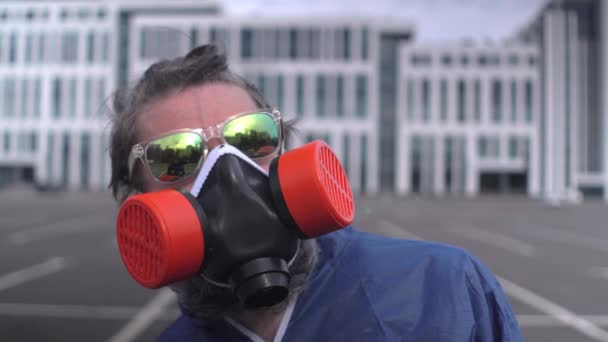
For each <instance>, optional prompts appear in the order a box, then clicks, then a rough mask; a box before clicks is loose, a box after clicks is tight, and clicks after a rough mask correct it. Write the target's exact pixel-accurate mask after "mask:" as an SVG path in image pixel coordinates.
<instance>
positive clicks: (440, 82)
mask: <svg viewBox="0 0 608 342" xmlns="http://www.w3.org/2000/svg"><path fill="white" fill-rule="evenodd" d="M400 58H401V64H400V70H399V84H398V94H399V96H398V99H399V100H398V104H397V108H398V110H397V117H398V119H397V122H398V132H399V137H398V140H397V146H398V148H397V156H398V157H397V158H398V160H399V162H398V165H397V168H396V176H397V187H396V190H397V193H399V194H408V193H428V194H436V195H443V194H446V193H455V194H467V195H475V194H477V193H479V192H526V193H528V194H530V195H536V194H537V193H538V187H539V184H538V183H539V175H538V158H539V153H538V150H537V146H538V117H539V115H538V114H539V104H540V97H539V93H540V92H539V77H538V66H537V63H538V51H537V48H536V46H535V45H520V44H515V45H502V46H492V45H488V46H475V45H470V44H469V45H467V44H461V45H440V46H428V45H427V46H425V45H419V44H409V45H404V46H402V47H401V54H400Z"/></svg>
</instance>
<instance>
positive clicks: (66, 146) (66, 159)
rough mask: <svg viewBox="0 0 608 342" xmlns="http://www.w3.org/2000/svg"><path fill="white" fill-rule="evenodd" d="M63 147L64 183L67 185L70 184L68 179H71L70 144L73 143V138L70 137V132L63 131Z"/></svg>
mask: <svg viewBox="0 0 608 342" xmlns="http://www.w3.org/2000/svg"><path fill="white" fill-rule="evenodd" d="M62 140H63V146H62V147H63V148H62V151H61V152H62V153H61V154H62V157H61V160H62V168H63V172H62V179H61V180H62V184H63V185H64V186H65V185H67V184H68V179H70V144H71V141H70V140H71V139H70V135H69V134H68V132H64V133H63V139H62Z"/></svg>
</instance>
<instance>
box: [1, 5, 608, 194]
mask: <svg viewBox="0 0 608 342" xmlns="http://www.w3.org/2000/svg"><path fill="white" fill-rule="evenodd" d="M607 2H608V1H602V0H584V1H574V0H554V1H550V2H548V3H547V5H546V6H545V7H543V9H542V10H541V11H540V12H539V14H538V16H537V17H536V19H535V20H533V21H532V22H531V23H530V24H529V25H528V26H527V27H524V28H523V29H522V30H521V31H520V32H518V33H517V34H516V35H514V39H513V40H512V41H511V42H506V43H497V44H472V43H456V42H454V43H448V44H442V45H426V44H423V43H418V42H416V41H415V39H414V35H415V30H414V27H413V26H412V25H410V24H409V23H407V22H387V21H385V20H377V19H372V18H333V19H330V18H307V17H281V18H270V17H255V18H251V17H235V16H228V15H225V14H224V13H223V12H222V9H221V7H220V6H219V5H217V4H215V3H212V2H200V1H187V0H178V1H172V2H163V1H160V0H154V1H147V2H141V1H132V0H122V1H118V0H115V1H107V2H101V1H93V2H91V1H69V2H59V3H56V2H55V3H50V2H43V1H23V2H17V1H14V2H10V1H9V2H3V3H2V6H1V7H0V184H2V183H6V182H12V181H15V180H18V179H23V180H26V181H32V182H34V183H35V184H37V185H39V186H41V187H52V188H55V187H60V188H68V189H73V190H76V189H90V190H101V189H105V188H106V187H107V184H108V182H109V179H110V161H109V158H108V155H107V146H108V135H109V125H108V117H107V110H106V108H105V107H106V106H105V104H106V101H107V99H108V97H109V96H110V95H111V92H112V90H113V89H116V88H118V87H123V86H125V85H127V84H129V82H130V81H133V80H134V79H136V77H137V76H139V75H140V74H141V73H142V72H143V71H144V70H145V68H146V67H147V66H148V65H150V63H152V62H153V61H156V60H158V59H159V58H169V57H173V56H176V55H180V54H184V53H186V52H187V51H188V50H189V49H191V48H192V47H194V46H197V45H200V44H204V43H208V42H214V43H217V44H218V45H220V46H221V47H222V48H223V49H224V51H225V52H226V53H227V55H228V58H229V60H230V64H231V66H232V68H233V69H234V70H235V71H236V72H238V73H240V74H242V75H244V76H245V77H246V78H248V79H249V80H251V81H253V82H254V83H256V84H257V85H258V87H259V88H260V89H261V90H262V92H263V93H264V94H265V95H266V96H267V97H268V98H269V99H270V101H271V103H273V104H274V105H275V106H276V107H278V108H280V109H281V111H282V112H283V113H284V115H285V116H286V117H287V119H296V120H298V129H299V131H300V132H301V134H300V135H297V136H295V137H293V138H292V139H291V141H289V146H290V147H295V146H298V145H300V144H302V143H304V142H306V141H309V140H313V139H319V138H320V139H324V140H326V141H327V142H329V143H330V145H331V146H332V147H333V149H334V150H335V151H336V153H337V154H338V156H339V157H340V159H341V160H342V163H343V164H344V166H345V169H346V170H347V173H348V175H349V179H350V181H351V184H352V185H353V189H354V190H355V191H357V192H361V193H366V194H374V193H377V192H392V193H396V194H399V195H407V194H412V193H420V194H433V195H444V194H465V195H475V194H478V193H483V192H500V193H502V192H520V193H527V194H528V195H530V196H533V197H542V198H545V199H549V200H552V201H559V200H563V199H566V200H576V199H579V198H580V196H581V194H584V195H602V196H604V198H605V199H607V200H608V191H605V190H604V189H608V172H606V165H605V164H606V161H608V148H607V147H608V134H605V132H608V119H607V118H606V117H605V116H606V114H608V100H606V99H607V98H608V96H607V95H608V86H606V84H608V68H607V67H605V66H604V65H603V63H601V61H602V60H605V56H607V55H608V20H605V19H604V18H608V5H607Z"/></svg>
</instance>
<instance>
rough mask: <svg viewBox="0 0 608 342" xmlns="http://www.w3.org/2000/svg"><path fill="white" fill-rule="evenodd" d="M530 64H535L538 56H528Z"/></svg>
mask: <svg viewBox="0 0 608 342" xmlns="http://www.w3.org/2000/svg"><path fill="white" fill-rule="evenodd" d="M528 64H529V65H530V66H534V64H536V58H535V57H534V56H530V57H528Z"/></svg>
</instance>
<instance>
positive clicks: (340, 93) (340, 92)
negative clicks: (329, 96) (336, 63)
mask: <svg viewBox="0 0 608 342" xmlns="http://www.w3.org/2000/svg"><path fill="white" fill-rule="evenodd" d="M336 111H337V113H336V114H337V115H338V117H343V116H344V76H342V75H338V77H337V78H336Z"/></svg>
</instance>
